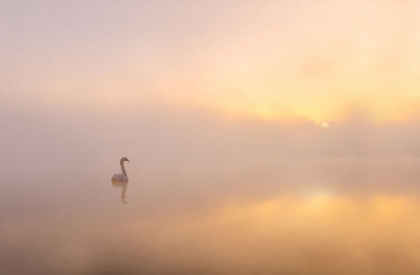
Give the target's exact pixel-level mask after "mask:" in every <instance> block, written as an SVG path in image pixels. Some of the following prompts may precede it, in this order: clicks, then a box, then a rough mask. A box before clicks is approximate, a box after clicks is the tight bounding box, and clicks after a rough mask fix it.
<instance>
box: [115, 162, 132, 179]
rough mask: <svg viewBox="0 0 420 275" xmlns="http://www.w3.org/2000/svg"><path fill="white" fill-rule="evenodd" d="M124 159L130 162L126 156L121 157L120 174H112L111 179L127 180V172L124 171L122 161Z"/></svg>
mask: <svg viewBox="0 0 420 275" xmlns="http://www.w3.org/2000/svg"><path fill="white" fill-rule="evenodd" d="M125 161H128V162H130V161H129V160H128V159H127V158H122V159H121V160H120V165H121V171H122V174H115V175H113V176H112V178H111V180H112V181H120V182H127V181H128V177H127V172H125V167H124V162H125Z"/></svg>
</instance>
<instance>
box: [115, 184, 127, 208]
mask: <svg viewBox="0 0 420 275" xmlns="http://www.w3.org/2000/svg"><path fill="white" fill-rule="evenodd" d="M127 185H128V182H121V181H112V186H114V187H116V188H122V190H121V201H122V203H124V204H128V202H127V201H126V200H125V193H126V192H127Z"/></svg>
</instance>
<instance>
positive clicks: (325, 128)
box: [321, 122, 330, 130]
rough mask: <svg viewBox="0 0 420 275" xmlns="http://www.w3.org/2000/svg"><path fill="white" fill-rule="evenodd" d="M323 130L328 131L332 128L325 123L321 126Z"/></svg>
mask: <svg viewBox="0 0 420 275" xmlns="http://www.w3.org/2000/svg"><path fill="white" fill-rule="evenodd" d="M321 128H322V130H328V129H329V128H330V125H329V124H328V123H327V122H323V123H322V124H321Z"/></svg>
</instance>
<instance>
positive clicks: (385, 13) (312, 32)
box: [0, 0, 420, 123]
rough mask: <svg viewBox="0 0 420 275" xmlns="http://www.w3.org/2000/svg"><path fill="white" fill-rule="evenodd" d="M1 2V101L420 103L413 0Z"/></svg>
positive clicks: (391, 110) (207, 108) (308, 109)
mask: <svg viewBox="0 0 420 275" xmlns="http://www.w3.org/2000/svg"><path fill="white" fill-rule="evenodd" d="M223 2H224V3H222V2H218V3H215V2H214V1H197V2H195V1H177V2H176V3H175V2H172V1H158V2H154V1H123V2H121V3H117V2H116V1H91V2H85V1H71V2H70V1H69V2H66V4H63V3H58V2H56V1H41V2H36V3H35V2H32V1H27V2H25V1H21V2H17V3H14V2H10V3H2V4H1V6H2V8H1V9H0V10H1V11H0V18H1V19H0V23H1V24H0V26H1V27H0V33H1V38H2V40H3V41H4V42H5V43H1V45H0V57H1V59H2V62H1V63H2V65H0V71H1V73H2V75H4V76H5V79H3V80H2V82H1V83H0V85H1V86H0V87H1V91H2V94H1V96H2V98H3V100H2V102H3V104H4V106H8V107H9V108H24V107H25V106H27V105H33V103H34V102H36V103H37V104H39V105H48V106H53V107H59V108H60V109H63V108H64V109H66V108H68V109H74V108H87V109H90V110H96V111H98V110H99V111H110V110H112V111H116V112H123V111H127V110H130V111H133V110H138V109H142V108H157V109H160V108H161V109H167V108H174V109H181V110H190V109H193V110H196V109H199V110H202V112H210V113H214V114H217V115H219V116H225V117H247V118H248V117H250V118H255V117H257V118H263V119H267V120H274V121H280V122H286V123H290V122H291V123H294V122H297V121H301V120H310V121H314V122H317V123H319V122H322V121H333V122H339V121H342V120H344V119H346V118H348V117H349V116H351V115H352V114H354V113H363V115H364V116H366V117H368V118H370V119H372V120H373V121H377V122H388V121H395V120H397V121H398V120H407V119H410V118H412V117H415V116H417V114H418V113H419V111H420V92H419V91H418V84H419V82H420V81H419V78H418V75H419V73H420V66H419V64H420V63H419V62H420V38H419V37H420V36H419V35H418V34H419V26H420V5H419V3H418V2H417V1H361V0H356V1H328V0H326V1H226V2H225V1H223Z"/></svg>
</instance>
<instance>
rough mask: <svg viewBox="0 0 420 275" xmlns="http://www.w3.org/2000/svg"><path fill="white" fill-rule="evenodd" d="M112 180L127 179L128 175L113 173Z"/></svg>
mask: <svg viewBox="0 0 420 275" xmlns="http://www.w3.org/2000/svg"><path fill="white" fill-rule="evenodd" d="M111 180H112V181H128V177H127V176H126V175H124V174H115V175H113V176H112V178H111Z"/></svg>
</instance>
